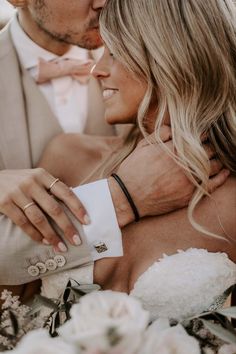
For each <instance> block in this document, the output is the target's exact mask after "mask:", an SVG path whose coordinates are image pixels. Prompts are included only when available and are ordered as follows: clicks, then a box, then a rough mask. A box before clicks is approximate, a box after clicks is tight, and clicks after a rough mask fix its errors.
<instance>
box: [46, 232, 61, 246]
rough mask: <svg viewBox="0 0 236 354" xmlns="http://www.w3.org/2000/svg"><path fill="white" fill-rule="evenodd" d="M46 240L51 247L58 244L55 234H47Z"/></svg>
mask: <svg viewBox="0 0 236 354" xmlns="http://www.w3.org/2000/svg"><path fill="white" fill-rule="evenodd" d="M45 238H46V240H47V241H48V242H49V243H50V244H51V245H55V244H57V242H58V240H57V238H56V236H55V235H53V234H47V235H45Z"/></svg>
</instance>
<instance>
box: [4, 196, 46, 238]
mask: <svg viewBox="0 0 236 354" xmlns="http://www.w3.org/2000/svg"><path fill="white" fill-rule="evenodd" d="M4 214H5V215H6V216H7V217H8V218H9V219H11V220H12V222H13V223H14V224H16V225H17V226H19V227H20V228H21V229H22V230H23V231H24V232H25V233H26V234H27V235H28V236H29V237H30V238H31V239H32V240H34V241H36V242H41V241H42V239H43V237H42V235H41V234H40V232H39V231H38V230H37V229H36V228H35V227H34V226H33V225H32V224H31V222H30V221H29V220H28V219H27V217H26V216H25V214H24V213H23V212H22V210H21V209H20V208H19V207H18V206H17V205H15V204H13V203H11V204H9V205H8V207H7V208H5V210H4Z"/></svg>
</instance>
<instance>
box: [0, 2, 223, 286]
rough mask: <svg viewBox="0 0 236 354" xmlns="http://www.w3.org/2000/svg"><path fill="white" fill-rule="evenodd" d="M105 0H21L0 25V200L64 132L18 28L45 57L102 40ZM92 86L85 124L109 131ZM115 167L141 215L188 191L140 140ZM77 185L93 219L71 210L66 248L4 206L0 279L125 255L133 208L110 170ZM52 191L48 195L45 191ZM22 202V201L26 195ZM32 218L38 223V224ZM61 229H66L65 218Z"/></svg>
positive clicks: (19, 280)
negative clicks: (42, 239) (37, 236)
mask: <svg viewBox="0 0 236 354" xmlns="http://www.w3.org/2000/svg"><path fill="white" fill-rule="evenodd" d="M21 3H22V1H21ZM104 4H105V0H78V1H72V0H57V1H51V0H25V2H24V3H23V8H22V9H20V11H19V17H16V18H15V19H14V20H13V22H12V24H10V26H9V27H7V28H6V29H5V30H4V31H3V32H2V33H0V66H1V70H0V93H1V94H0V98H1V99H2V101H0V107H2V108H1V111H3V107H4V114H1V118H0V119H1V130H0V134H1V139H0V144H1V150H0V151H1V154H2V156H0V164H1V167H0V168H1V169H2V171H1V172H0V192H1V193H0V194H1V203H0V206H2V205H4V202H3V201H4V200H5V204H7V203H6V200H9V199H7V198H8V195H12V192H11V188H13V190H14V192H15V193H18V192H19V189H20V188H21V184H20V182H19V181H20V180H21V176H22V174H23V175H24V174H28V175H29V176H31V175H32V176H33V177H34V176H35V169H33V168H32V167H34V166H35V165H36V163H37V161H38V159H39V156H40V155H41V152H42V149H43V148H44V147H45V145H46V144H47V143H48V142H49V141H50V139H51V138H52V137H53V136H54V135H56V134H58V133H60V132H62V127H61V126H60V124H59V121H60V119H59V118H58V117H56V116H55V114H53V112H52V108H51V106H50V104H51V103H50V102H52V101H53V100H51V101H50V97H51V95H52V91H51V90H50V83H49V84H48V85H49V86H46V87H44V89H43V88H40V86H39V85H40V84H39V85H38V84H37V83H36V82H35V71H34V67H33V68H32V67H31V65H29V67H28V65H26V66H25V64H27V63H26V62H27V60H28V59H29V57H28V56H27V57H26V58H23V54H24V53H21V52H20V51H21V49H22V47H23V48H24V46H23V45H22V42H19V41H18V39H19V35H22V36H23V37H20V38H24V39H25V40H26V41H29V40H30V41H31V45H32V48H37V49H40V53H42V52H44V53H45V50H46V51H47V56H48V58H49V60H51V59H52V57H51V56H50V53H51V54H52V53H53V54H54V57H55V55H56V57H57V58H58V57H61V56H63V55H64V54H65V53H67V52H68V50H70V48H71V44H79V45H80V46H83V47H86V48H89V49H91V48H96V47H97V46H99V45H101V40H100V37H99V34H98V17H99V13H100V11H101V9H102V7H103V6H104ZM17 26H18V27H17ZM20 33H21V34H20ZM26 34H27V36H26ZM25 36H26V37H25ZM14 38H15V40H14ZM24 43H26V42H24ZM38 47H40V48H38ZM28 48H29V47H28ZM36 52H37V51H36ZM29 53H30V54H32V57H31V58H30V59H32V58H33V56H34V54H33V51H32V52H31V51H30V50H29ZM48 53H49V54H48ZM40 55H41V54H40ZM34 59H35V58H34ZM36 59H37V58H36ZM34 62H35V60H34ZM31 69H33V70H31ZM89 85H90V84H89ZM90 86H91V96H90V93H89V92H88V95H89V96H90V98H89V100H88V101H89V102H92V104H89V107H88V111H90V110H91V117H93V120H91V119H90V118H88V119H87V123H86V124H88V127H90V128H93V129H95V128H96V127H97V128H96V129H95V130H94V131H93V132H95V133H99V134H104V133H105V134H106V133H107V130H106V129H108V128H109V127H105V125H104V122H103V120H102V118H103V117H102V113H103V110H102V108H100V109H99V108H98V105H97V103H99V102H100V103H101V101H100V93H99V88H98V86H97V83H96V82H95V81H91V85H90ZM92 86H93V89H92ZM57 92H58V90H57ZM49 101H50V102H49ZM99 107H101V105H100V106H99ZM88 115H89V114H88ZM98 116H99V117H100V118H101V119H100V121H99V123H98V124H96V123H95V121H94V117H96V119H97V118H98ZM89 122H90V124H89ZM91 123H92V124H91ZM103 127H104V129H105V130H106V131H105V130H103ZM85 131H86V129H85ZM90 132H91V131H90ZM167 135H168V133H167ZM15 147H17V148H15ZM144 161H145V163H146V164H147V166H148V171H149V175H148V176H146V174H145V172H146V169H145V168H143V162H144ZM19 169H21V170H19ZM12 170H13V171H12ZM119 173H120V175H121V176H122V177H123V178H124V179H125V181H126V184H127V185H126V186H127V188H128V190H129V191H130V193H131V194H132V196H133V198H134V200H135V203H136V206H137V207H138V209H139V212H140V214H141V216H147V215H159V214H162V213H166V212H169V211H172V210H175V209H178V208H181V207H183V206H185V205H186V204H187V203H188V201H189V198H190V197H191V195H192V192H193V187H192V185H191V184H190V182H189V181H188V180H187V178H186V177H185V175H184V173H183V172H182V171H181V169H180V168H178V166H176V164H175V163H174V162H173V161H172V159H170V158H169V157H168V156H167V155H165V154H163V153H162V151H158V149H153V148H152V147H150V146H146V145H145V144H141V145H140V146H139V147H138V149H136V150H135V152H134V153H133V154H132V155H131V156H130V157H129V160H128V163H127V162H124V164H122V166H121V167H120V170H119ZM12 176H13V177H14V178H13V177H12ZM173 176H174V177H173ZM10 177H11V178H10ZM40 178H41V179H43V178H45V174H42V175H39V176H38V180H37V182H38V184H40V183H41V180H40ZM51 178H52V180H51V183H48V186H47V188H49V187H50V184H51V185H52V184H53V183H54V181H55V180H54V179H53V176H51ZM33 180H35V179H33ZM11 181H13V183H12V182H11ZM144 182H145V183H144ZM223 182H224V176H222V175H220V178H216V179H213V182H212V188H215V187H217V186H218V185H220V184H222V183H223ZM11 183H12V184H11ZM27 186H28V190H27V191H26V195H29V193H30V192H29V191H32V190H33V189H34V188H33V187H34V185H33V186H32V185H30V183H28V185H27ZM59 190H60V184H59V183H56V184H55V185H54V188H53V192H54V193H55V194H56V195H59ZM46 192H48V191H47V189H46ZM75 192H76V194H77V196H78V197H79V198H80V199H81V201H82V202H83V203H84V205H85V207H86V209H87V211H88V213H89V215H90V217H91V220H92V222H91V224H90V225H86V226H85V227H82V226H81V224H79V223H78V221H77V220H75V218H73V216H72V215H71V218H72V219H73V222H74V224H75V225H77V228H78V230H79V233H80V236H81V238H82V244H81V245H79V246H78V247H75V244H76V243H74V246H71V245H70V244H69V243H68V244H67V246H68V248H69V250H68V252H67V253H64V254H63V255H62V254H58V252H55V249H51V248H49V247H46V246H43V245H39V246H37V245H36V244H35V243H34V242H33V241H32V240H31V239H30V238H29V237H28V236H26V235H25V234H24V232H23V231H22V230H21V229H20V228H19V227H17V226H15V224H14V223H12V221H11V220H12V219H13V218H11V217H9V218H8V217H7V216H6V215H5V214H6V213H4V212H3V211H2V214H0V233H1V236H0V245H1V247H0V284H12V285H13V284H23V283H26V282H30V281H32V280H34V279H37V278H39V277H41V276H44V275H48V274H50V273H53V272H58V271H60V269H62V270H65V269H69V268H73V267H77V266H78V265H83V264H85V263H87V262H89V261H92V260H96V259H99V258H103V257H112V256H121V255H122V243H121V232H120V228H122V227H124V226H125V225H127V224H128V223H130V222H132V221H133V215H132V210H131V209H130V206H129V203H128V202H127V200H126V198H125V196H124V195H123V193H122V191H121V190H120V188H119V186H118V185H117V184H116V182H115V181H114V180H113V179H112V178H110V179H109V181H107V180H101V181H98V182H95V183H92V184H88V185H85V186H82V187H79V188H78V189H76V191H75ZM32 193H33V192H32ZM48 195H49V194H48ZM49 197H50V198H51V196H50V195H49ZM68 204H70V202H68ZM68 206H69V207H70V205H68ZM22 207H23V209H24V205H23V203H22ZM36 207H37V205H34V206H32V209H31V210H33V208H36ZM29 210H30V209H29V208H28V209H25V213H22V214H21V217H22V215H23V217H24V219H21V221H22V220H23V221H24V222H22V223H21V225H20V226H21V228H22V229H23V230H25V231H26V230H28V229H27V227H26V226H27V225H29V224H30V222H29V218H28V215H29V213H28V211H29ZM0 211H1V210H0ZM21 212H22V211H21ZM45 213H46V211H45ZM62 213H63V212H61V214H60V220H62V216H63V214H62ZM9 214H10V212H9ZM46 214H47V213H46ZM31 226H32V225H31ZM37 226H38V230H40V224H39V225H37ZM60 226H61V225H60ZM61 229H62V230H63V227H62V226H61ZM58 232H60V231H59V230H58ZM31 236H32V235H31ZM72 236H73V235H72ZM62 237H63V235H62ZM70 240H71V238H70ZM52 243H53V242H52ZM77 243H78V240H77Z"/></svg>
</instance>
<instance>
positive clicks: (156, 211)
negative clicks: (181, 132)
mask: <svg viewBox="0 0 236 354" xmlns="http://www.w3.org/2000/svg"><path fill="white" fill-rule="evenodd" d="M161 138H162V140H163V142H165V144H166V145H167V147H168V148H169V149H173V143H172V140H171V132H170V128H169V127H167V126H164V127H163V128H162V131H161ZM205 146H206V152H207V154H208V157H209V159H210V164H211V173H210V175H211V178H210V179H209V184H208V191H209V192H213V191H214V190H215V189H216V188H218V187H219V186H221V185H222V184H223V183H224V182H225V181H226V179H227V177H228V175H229V171H228V170H225V169H223V166H222V163H221V162H220V161H219V160H217V159H211V158H212V156H213V154H214V152H213V151H212V150H211V148H210V147H209V145H207V144H206V145H205ZM117 175H118V176H119V177H120V178H121V180H122V181H123V182H124V184H125V186H126V188H127V190H128V191H129V193H130V195H131V197H132V199H133V201H134V203H135V205H136V207H137V209H138V211H139V214H140V217H144V216H153V215H161V214H165V213H168V212H171V211H174V210H177V209H180V208H183V207H186V206H187V205H188V203H189V201H190V199H191V197H192V195H193V192H194V190H195V186H194V185H193V184H192V182H191V181H190V180H189V179H188V177H187V176H186V174H185V173H184V171H183V169H182V168H181V167H180V166H179V165H178V164H177V163H176V162H175V161H174V160H173V158H172V157H170V155H169V154H168V153H167V152H165V151H164V150H163V148H162V147H161V146H159V145H158V144H155V145H153V144H151V145H150V144H149V143H148V142H146V140H142V141H141V142H140V143H139V144H138V146H137V148H136V149H135V150H134V151H133V152H132V153H131V154H130V155H129V156H128V157H127V158H126V159H125V160H124V161H123V162H122V163H121V165H120V167H119V168H118V171H117ZM108 182H109V187H110V190H111V195H112V199H113V202H114V206H115V210H116V214H117V218H118V222H119V225H120V226H121V227H122V226H125V225H127V224H129V223H130V222H132V221H133V220H134V215H133V212H132V210H131V208H130V206H129V204H128V202H127V199H126V197H125V196H124V194H123V192H122V191H121V189H120V187H119V185H118V184H117V182H116V181H115V180H114V179H113V178H112V177H110V178H109V179H108Z"/></svg>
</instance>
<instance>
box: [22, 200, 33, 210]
mask: <svg viewBox="0 0 236 354" xmlns="http://www.w3.org/2000/svg"><path fill="white" fill-rule="evenodd" d="M32 205H35V202H31V203H28V204H26V205H25V206H24V207H23V208H22V210H23V212H25V210H26V209H27V208H29V207H31V206H32Z"/></svg>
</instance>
